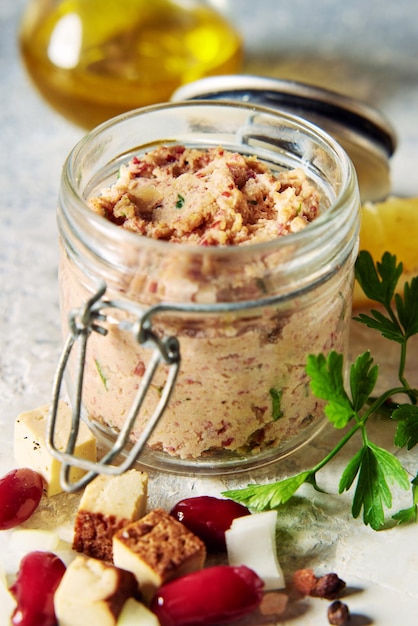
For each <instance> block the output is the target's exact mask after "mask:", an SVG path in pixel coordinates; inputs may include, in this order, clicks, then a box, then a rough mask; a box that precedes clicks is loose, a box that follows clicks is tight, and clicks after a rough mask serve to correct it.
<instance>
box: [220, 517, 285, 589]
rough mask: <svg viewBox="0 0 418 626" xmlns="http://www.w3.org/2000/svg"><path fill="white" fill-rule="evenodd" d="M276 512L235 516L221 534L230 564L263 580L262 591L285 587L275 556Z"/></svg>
mask: <svg viewBox="0 0 418 626" xmlns="http://www.w3.org/2000/svg"><path fill="white" fill-rule="evenodd" d="M276 522H277V511H265V512H263V513H254V514H253V515H244V516H243V517H237V518H236V519H234V521H233V522H232V524H231V528H229V529H228V530H227V531H225V539H226V548H227V552H228V561H229V563H230V565H246V566H247V567H249V568H250V569H252V570H254V572H256V574H258V575H259V576H260V578H262V579H263V580H264V584H265V587H264V588H265V590H266V591H268V590H269V589H283V588H284V587H285V581H284V575H283V571H282V569H281V567H280V563H279V560H278V557H277V546H276Z"/></svg>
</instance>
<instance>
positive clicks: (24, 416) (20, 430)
mask: <svg viewBox="0 0 418 626" xmlns="http://www.w3.org/2000/svg"><path fill="white" fill-rule="evenodd" d="M48 411H49V405H44V406H41V407H39V408H37V409H34V410H33V411H28V412H26V413H21V414H20V415H19V416H18V418H17V420H16V423H15V432H14V457H15V460H16V462H17V464H18V465H20V466H21V467H31V468H32V469H34V470H35V471H37V472H39V473H40V474H41V475H42V476H43V478H44V480H45V482H46V483H47V494H48V496H53V495H55V494H56V493H60V492H61V491H62V488H61V485H60V471H61V463H60V462H59V461H58V460H57V459H55V458H54V457H53V456H52V455H51V454H50V453H49V452H48V449H47V446H46V426H47V417H48ZM70 429H71V409H70V407H69V406H68V405H67V404H66V403H65V402H63V401H60V403H59V407H58V416H57V427H56V429H55V437H54V445H55V447H56V448H57V449H58V450H65V448H66V446H67V441H68V437H69V433H70ZM74 454H75V456H77V457H79V458H82V459H88V460H89V461H96V439H95V437H94V435H93V434H92V433H91V432H90V430H89V428H88V427H87V426H86V424H84V423H83V422H81V424H80V429H79V433H78V438H77V442H76V446H75V449H74ZM84 473H85V471H84V470H82V469H79V468H78V467H72V468H71V470H70V480H71V481H72V482H73V481H74V482H75V481H78V480H79V479H80V478H82V476H83V475H84Z"/></svg>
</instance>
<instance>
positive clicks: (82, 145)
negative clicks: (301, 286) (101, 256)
mask: <svg viewBox="0 0 418 626" xmlns="http://www.w3.org/2000/svg"><path fill="white" fill-rule="evenodd" d="M201 107H210V108H211V109H219V111H220V114H221V110H222V109H225V108H227V109H231V107H232V108H233V109H240V110H244V111H247V112H248V113H249V114H250V113H252V114H260V115H262V116H264V117H265V119H267V120H268V119H271V120H274V119H277V120H278V119H282V120H283V121H285V122H286V123H289V124H292V125H293V126H294V127H295V130H297V131H298V132H304V133H307V134H309V135H310V136H312V137H314V138H317V139H319V140H320V141H321V143H322V144H323V145H324V146H325V147H326V149H328V150H329V151H330V152H331V153H332V154H333V155H334V156H335V158H336V160H338V163H339V166H340V170H341V180H342V185H341V188H340V189H339V191H338V194H337V195H336V197H335V200H334V201H333V202H332V204H331V205H330V206H329V207H327V209H326V210H325V211H324V212H323V213H322V214H321V215H319V216H318V217H317V218H316V219H315V220H314V221H313V222H311V223H310V224H309V225H308V227H307V228H304V229H302V230H301V231H299V232H297V233H292V234H291V235H287V236H285V237H278V238H276V239H272V240H269V241H264V242H257V243H251V244H248V245H245V246H242V245H241V246H233V245H226V246H205V247H202V246H200V245H198V244H190V243H186V242H184V243H183V242H182V244H181V246H179V244H178V243H173V242H169V241H165V240H158V239H151V238H148V237H145V236H141V235H138V234H137V233H134V232H130V231H127V230H126V229H122V228H120V227H118V226H116V225H114V224H112V223H111V222H108V221H106V220H104V219H103V218H102V217H101V216H99V215H96V214H94V213H93V212H92V211H91V209H90V208H89V207H88V205H87V202H86V199H85V198H84V197H83V194H82V192H81V191H80V189H79V183H80V177H79V175H78V174H77V171H76V170H77V167H78V163H79V161H80V160H82V158H83V153H84V152H85V150H86V149H87V147H88V146H89V144H91V143H94V142H95V141H99V140H100V138H102V137H105V136H106V134H107V133H108V132H109V131H111V130H112V129H113V128H115V127H117V126H118V125H121V124H124V123H125V122H127V121H129V120H132V119H136V118H139V117H143V116H149V115H152V114H153V113H156V112H159V111H175V110H176V109H177V110H179V109H185V108H192V109H198V108H201ZM173 135H175V133H173ZM167 143H171V144H172V143H175V142H174V141H173V139H169V138H167ZM176 143H179V142H176ZM139 147H141V146H139ZM237 151H238V148H237ZM303 165H304V163H301V166H303ZM306 165H308V162H306ZM308 175H309V174H308ZM353 178H354V179H355V171H354V167H353V165H352V163H351V160H350V158H349V156H348V155H347V153H346V152H345V150H344V149H343V148H342V147H341V145H340V144H339V143H338V142H337V141H336V140H335V139H334V138H333V137H331V136H330V135H329V134H328V133H327V132H326V131H324V130H322V129H321V128H319V127H317V126H316V125H315V124H313V123H312V122H309V121H307V120H305V119H303V118H300V117H299V116H297V115H294V114H291V113H287V112H282V111H272V110H271V109H269V108H267V107H263V106H261V105H254V104H249V103H243V102H226V101H210V100H193V101H185V102H171V103H162V104H158V105H151V106H148V107H143V108H141V109H136V110H133V111H130V112H129V113H127V114H126V113H125V114H122V115H119V116H117V117H115V118H112V119H110V120H108V121H106V122H104V123H103V124H101V125H99V126H98V127H96V128H95V129H93V130H92V131H90V132H89V133H87V134H86V135H85V136H84V137H83V138H82V139H81V140H80V141H79V142H78V143H77V144H76V145H75V146H74V148H73V149H72V150H71V152H70V154H69V155H68V157H67V159H66V161H65V164H64V168H63V184H64V186H65V187H66V191H67V192H68V191H70V192H71V195H72V197H73V199H74V200H75V201H76V203H77V205H78V209H79V210H80V211H81V212H83V213H84V212H86V214H88V216H89V220H91V221H92V223H94V224H95V226H97V227H98V228H99V229H100V230H101V231H102V232H103V233H107V234H108V235H109V236H111V237H112V238H115V237H117V238H119V239H120V240H121V241H123V240H126V241H131V242H132V241H138V238H140V239H141V246H146V247H151V248H153V249H156V250H159V251H163V250H164V249H168V247H170V248H171V250H173V248H174V247H176V248H177V249H178V251H179V252H181V250H184V251H185V252H187V254H190V253H194V254H199V252H200V253H204V254H205V255H210V256H217V255H222V256H225V255H229V256H234V255H237V254H243V250H244V249H246V250H248V249H251V251H253V252H256V253H258V254H260V253H261V252H263V251H266V252H267V251H269V250H270V249H272V248H274V249H278V247H280V248H286V247H287V246H291V245H294V244H295V242H296V241H297V242H298V245H300V246H303V245H304V242H305V241H307V240H310V239H312V238H313V237H315V236H317V235H318V234H320V233H322V232H323V231H324V229H327V228H329V225H330V221H335V220H338V218H339V214H340V209H341V207H342V206H344V203H345V202H346V199H347V194H349V193H351V191H352V184H353Z"/></svg>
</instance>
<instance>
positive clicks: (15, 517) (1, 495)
mask: <svg viewBox="0 0 418 626" xmlns="http://www.w3.org/2000/svg"><path fill="white" fill-rule="evenodd" d="M42 493H43V480H42V476H41V475H40V474H38V473H37V472H35V471H34V470H32V469H29V468H28V467H23V468H19V469H14V470H11V471H10V472H8V473H7V474H5V475H4V476H3V477H2V478H1V479H0V530H7V529H8V528H13V527H14V526H18V525H19V524H21V523H22V522H24V521H26V520H27V519H28V518H29V517H30V516H31V515H32V513H34V511H35V510H36V509H37V507H38V505H39V502H40V501H41V498H42Z"/></svg>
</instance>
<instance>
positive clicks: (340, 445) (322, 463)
mask: <svg viewBox="0 0 418 626" xmlns="http://www.w3.org/2000/svg"><path fill="white" fill-rule="evenodd" d="M363 426H364V424H363V422H356V423H355V424H354V426H353V427H352V428H350V430H349V431H348V432H347V433H346V434H345V435H344V437H343V438H342V439H340V441H339V442H338V443H337V445H336V446H335V447H334V448H333V449H332V450H331V451H330V452H328V454H327V455H326V456H325V457H324V458H323V459H322V460H321V461H319V463H317V465H315V466H314V467H313V468H312V470H311V474H316V473H317V472H319V470H321V469H322V468H323V467H324V466H325V465H326V464H327V463H329V462H330V461H331V459H333V458H334V456H336V455H337V454H338V452H339V451H340V450H341V448H343V447H344V446H345V444H346V443H347V442H348V441H349V440H350V439H351V437H352V436H353V435H355V433H356V432H357V431H358V430H359V429H360V428H363Z"/></svg>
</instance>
